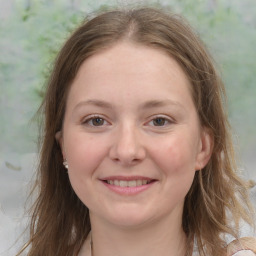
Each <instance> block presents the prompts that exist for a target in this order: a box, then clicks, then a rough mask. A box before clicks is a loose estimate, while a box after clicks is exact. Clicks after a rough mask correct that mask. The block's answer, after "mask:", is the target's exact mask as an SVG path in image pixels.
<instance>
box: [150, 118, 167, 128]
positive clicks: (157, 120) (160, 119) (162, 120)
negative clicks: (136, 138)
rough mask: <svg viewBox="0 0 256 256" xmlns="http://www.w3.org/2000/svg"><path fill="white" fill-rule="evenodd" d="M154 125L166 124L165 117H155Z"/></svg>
mask: <svg viewBox="0 0 256 256" xmlns="http://www.w3.org/2000/svg"><path fill="white" fill-rule="evenodd" d="M153 122H154V125H156V126H161V125H164V124H165V119H164V118H156V119H154V121H153Z"/></svg>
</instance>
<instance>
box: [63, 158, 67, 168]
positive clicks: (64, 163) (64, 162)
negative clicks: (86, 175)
mask: <svg viewBox="0 0 256 256" xmlns="http://www.w3.org/2000/svg"><path fill="white" fill-rule="evenodd" d="M63 165H64V166H65V168H66V169H68V161H67V160H66V159H64V161H63Z"/></svg>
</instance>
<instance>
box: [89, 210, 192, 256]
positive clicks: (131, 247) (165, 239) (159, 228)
mask: <svg viewBox="0 0 256 256" xmlns="http://www.w3.org/2000/svg"><path fill="white" fill-rule="evenodd" d="M181 223H182V222H181V220H180V221H177V220H176V222H172V221H171V220H170V217H166V218H162V219H161V221H155V222H151V223H148V224H147V225H142V226H139V227H132V228H131V227H117V226H114V225H111V224H110V223H106V222H104V221H102V220H99V219H98V218H97V217H96V216H93V215H91V224H92V241H93V254H92V256H119V255H122V256H130V255H133V256H144V255H147V256H156V255H161V256H170V255H171V256H185V255H186V249H187V239H186V235H185V233H184V232H183V229H182V225H181Z"/></svg>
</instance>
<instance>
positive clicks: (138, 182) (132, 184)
mask: <svg viewBox="0 0 256 256" xmlns="http://www.w3.org/2000/svg"><path fill="white" fill-rule="evenodd" d="M154 181H155V180H146V179H144V180H143V179H137V180H117V179H109V180H103V182H105V183H107V184H109V185H114V186H118V187H139V186H143V185H147V184H150V183H152V182H154Z"/></svg>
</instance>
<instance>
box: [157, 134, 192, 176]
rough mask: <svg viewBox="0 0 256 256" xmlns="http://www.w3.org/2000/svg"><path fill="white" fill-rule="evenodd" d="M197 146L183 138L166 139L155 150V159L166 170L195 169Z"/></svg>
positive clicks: (177, 171)
mask: <svg viewBox="0 0 256 256" xmlns="http://www.w3.org/2000/svg"><path fill="white" fill-rule="evenodd" d="M195 150H196V149H195V146H192V145H191V143H188V141H187V140H186V139H185V138H183V139H182V140H180V139H178V138H175V139H171V140H169V141H166V142H165V143H164V144H163V145H162V146H161V147H159V148H158V149H157V150H155V152H154V155H155V160H156V161H157V164H158V165H159V166H160V167H162V169H163V170H165V172H173V173H183V172H188V171H194V164H195V159H196V157H195V155H196V154H195Z"/></svg>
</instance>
